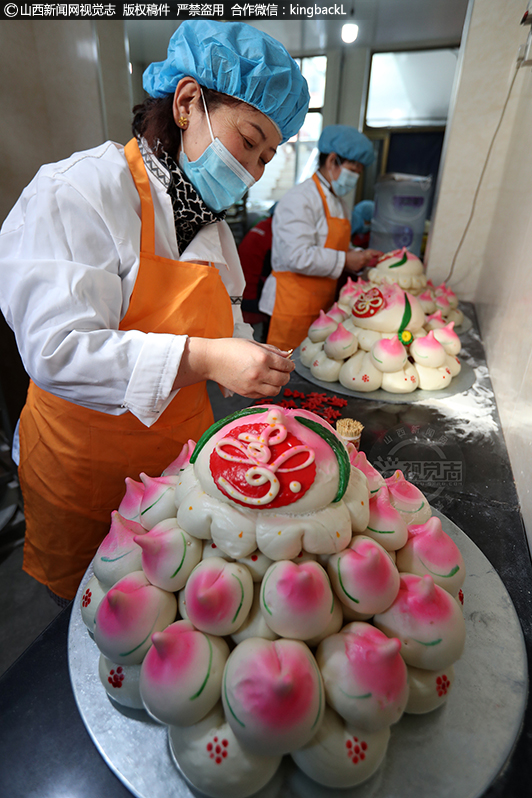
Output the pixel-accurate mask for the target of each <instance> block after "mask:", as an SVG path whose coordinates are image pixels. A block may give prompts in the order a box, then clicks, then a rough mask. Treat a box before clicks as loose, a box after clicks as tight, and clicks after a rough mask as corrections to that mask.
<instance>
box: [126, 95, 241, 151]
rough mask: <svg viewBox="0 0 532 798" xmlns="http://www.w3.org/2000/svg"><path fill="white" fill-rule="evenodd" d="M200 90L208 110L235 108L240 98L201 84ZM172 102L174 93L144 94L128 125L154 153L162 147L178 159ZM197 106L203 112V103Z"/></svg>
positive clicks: (177, 138)
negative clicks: (151, 95)
mask: <svg viewBox="0 0 532 798" xmlns="http://www.w3.org/2000/svg"><path fill="white" fill-rule="evenodd" d="M202 91H203V96H204V98H205V103H206V105H207V108H208V110H209V113H210V112H211V111H215V110H216V109H217V108H220V107H221V106H225V107H228V108H231V107H233V108H234V107H236V106H237V105H240V103H242V102H243V100H239V99H238V98H237V97H230V96H229V95H228V94H223V93H222V92H220V91H214V89H206V88H205V87H204V86H202ZM173 104H174V95H173V94H169V95H168V96H167V97H146V99H145V100H144V102H143V103H141V104H140V105H135V107H134V108H133V122H132V124H131V129H132V131H133V135H134V136H143V137H144V138H145V139H146V141H147V142H148V144H149V145H150V147H151V148H152V149H153V151H154V152H155V154H156V155H157V154H159V152H160V151H161V150H164V151H165V152H167V153H168V155H171V156H172V158H174V160H177V153H178V151H179V146H180V144H181V133H180V129H179V128H178V126H177V125H176V123H175V120H174V113H173ZM198 108H199V109H200V110H201V112H202V113H203V103H198Z"/></svg>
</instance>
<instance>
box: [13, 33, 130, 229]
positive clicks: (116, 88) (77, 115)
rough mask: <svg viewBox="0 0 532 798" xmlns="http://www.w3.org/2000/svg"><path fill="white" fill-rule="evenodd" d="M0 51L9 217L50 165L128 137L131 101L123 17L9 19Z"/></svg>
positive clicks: (125, 139)
mask: <svg viewBox="0 0 532 798" xmlns="http://www.w3.org/2000/svg"><path fill="white" fill-rule="evenodd" d="M0 53H1V57H0V67H1V86H2V149H1V151H0V179H1V190H0V223H1V222H2V221H3V219H4V218H5V216H6V215H7V213H8V212H9V210H10V209H11V207H12V206H13V205H14V203H15V201H16V199H17V198H18V196H19V194H20V192H21V190H22V189H23V188H24V186H26V185H27V184H28V183H29V181H30V180H31V179H32V177H33V176H34V174H35V173H36V172H37V170H38V169H39V167H40V166H41V165H42V164H44V163H50V162H52V161H57V160H59V159H61V158H66V157H68V156H69V155H71V154H72V153H73V152H76V151H77V150H82V149H86V148H87V147H93V146H95V145H97V144H100V143H101V142H103V141H105V140H106V138H108V137H109V138H115V139H118V140H119V141H122V142H125V141H127V139H128V138H130V134H129V129H128V128H129V125H128V121H129V118H130V111H131V104H130V94H129V87H128V70H127V63H126V51H125V42H124V33H123V23H122V22H113V21H111V22H109V21H107V22H106V23H105V27H103V23H102V24H101V25H100V26H99V27H98V26H97V25H95V24H94V23H92V22H89V21H84V20H82V21H79V22H78V21H72V20H69V21H60V20H39V21H37V22H32V21H26V20H16V21H11V22H10V21H7V22H3V23H2V25H0ZM120 63H121V68H120V69H118V70H117V69H116V66H117V64H120ZM123 120H125V122H124V121H123Z"/></svg>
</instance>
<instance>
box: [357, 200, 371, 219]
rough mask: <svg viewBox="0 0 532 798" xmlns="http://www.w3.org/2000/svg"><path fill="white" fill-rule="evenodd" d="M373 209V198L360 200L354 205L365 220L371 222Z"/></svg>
mask: <svg viewBox="0 0 532 798" xmlns="http://www.w3.org/2000/svg"><path fill="white" fill-rule="evenodd" d="M374 210H375V203H374V202H373V200H362V201H361V202H357V204H356V205H355V211H357V212H358V213H359V214H360V216H361V217H362V219H363V220H364V221H365V222H371V220H372V218H373V211H374Z"/></svg>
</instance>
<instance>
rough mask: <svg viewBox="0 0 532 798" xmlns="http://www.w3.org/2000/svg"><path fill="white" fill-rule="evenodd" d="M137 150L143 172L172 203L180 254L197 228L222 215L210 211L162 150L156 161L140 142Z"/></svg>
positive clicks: (220, 218) (170, 158) (217, 219)
mask: <svg viewBox="0 0 532 798" xmlns="http://www.w3.org/2000/svg"><path fill="white" fill-rule="evenodd" d="M139 149H140V151H141V153H142V157H143V159H144V163H145V164H146V166H147V168H148V169H149V170H150V171H151V172H152V173H153V174H154V175H155V176H156V177H157V178H158V179H159V180H160V181H161V183H162V184H163V185H164V186H165V187H166V193H167V194H168V195H169V197H170V199H171V200H172V208H173V211H174V222H175V234H176V238H177V246H178V248H179V252H180V253H182V252H183V251H184V250H185V249H186V248H187V247H188V245H189V244H190V242H191V241H192V239H193V238H194V237H195V236H196V235H197V233H198V231H199V230H200V228H202V227H204V226H205V225H207V224H212V223H213V222H220V221H222V219H225V211H222V213H214V211H211V210H210V208H208V207H207V206H206V205H205V203H204V202H203V200H202V199H201V197H200V195H199V194H198V192H197V191H196V189H195V188H194V186H193V185H192V183H191V182H190V181H189V180H188V179H187V178H186V176H185V175H184V174H183V172H181V170H180V169H179V167H178V165H177V164H176V162H175V161H174V159H173V158H172V157H171V156H170V155H168V153H166V152H164V150H161V154H160V155H159V156H158V157H156V156H155V155H154V154H153V152H152V151H151V150H150V149H149V147H148V145H147V144H146V142H145V141H144V139H139Z"/></svg>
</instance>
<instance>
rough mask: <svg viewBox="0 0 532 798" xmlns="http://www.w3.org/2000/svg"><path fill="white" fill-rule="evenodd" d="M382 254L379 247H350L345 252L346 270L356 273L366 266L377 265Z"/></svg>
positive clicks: (349, 272)
mask: <svg viewBox="0 0 532 798" xmlns="http://www.w3.org/2000/svg"><path fill="white" fill-rule="evenodd" d="M381 255H382V252H380V251H379V250H378V249H349V250H348V251H347V252H346V254H345V267H344V270H345V271H346V272H347V273H348V274H356V273H357V272H360V271H362V269H364V268H365V267H366V266H375V264H376V263H377V261H378V259H379V258H380V257H381Z"/></svg>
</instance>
